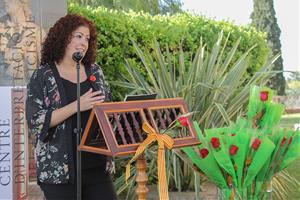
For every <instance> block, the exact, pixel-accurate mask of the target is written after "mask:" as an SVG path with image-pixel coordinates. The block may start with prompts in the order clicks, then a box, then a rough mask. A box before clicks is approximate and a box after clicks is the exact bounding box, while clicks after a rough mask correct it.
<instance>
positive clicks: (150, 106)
mask: <svg viewBox="0 0 300 200" xmlns="http://www.w3.org/2000/svg"><path fill="white" fill-rule="evenodd" d="M186 113H188V110H187V106H186V103H185V102H184V100H183V99H182V98H174V99H156V100H143V101H132V102H110V103H101V104H97V105H96V106H94V108H93V110H92V112H91V115H90V118H89V121H88V124H87V128H86V130H85V131H84V135H83V138H82V141H81V144H80V147H79V148H80V150H84V151H89V152H94V153H99V154H105V155H111V156H122V155H127V154H132V153H135V151H136V149H137V147H138V146H139V144H140V143H141V142H142V141H144V140H145V139H146V137H147V134H146V133H144V132H143V130H142V124H143V122H145V121H147V122H148V123H149V124H150V125H151V126H152V127H153V128H154V129H155V130H156V131H157V132H158V133H162V132H164V131H165V130H166V129H167V128H168V127H169V126H170V124H171V123H172V122H174V121H175V120H176V119H177V118H178V117H179V116H181V115H184V114H186ZM167 134H168V135H169V136H171V137H172V138H173V139H174V148H176V147H184V146H191V145H196V144H199V143H200V142H199V140H198V137H197V135H196V131H195V128H194V126H193V123H192V122H190V123H189V126H188V127H180V128H178V129H176V130H175V129H174V130H170V131H168V133H167Z"/></svg>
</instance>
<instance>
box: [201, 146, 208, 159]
mask: <svg viewBox="0 0 300 200" xmlns="http://www.w3.org/2000/svg"><path fill="white" fill-rule="evenodd" d="M199 152H200V155H201V158H205V157H206V156H207V155H208V153H209V151H208V149H206V148H203V149H200V151H199Z"/></svg>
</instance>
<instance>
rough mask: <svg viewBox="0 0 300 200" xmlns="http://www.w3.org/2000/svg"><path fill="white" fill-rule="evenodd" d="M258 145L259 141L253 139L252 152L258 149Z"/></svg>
mask: <svg viewBox="0 0 300 200" xmlns="http://www.w3.org/2000/svg"><path fill="white" fill-rule="evenodd" d="M260 143H261V141H260V140H259V139H258V138H255V140H254V142H253V143H252V146H251V147H252V148H253V149H254V150H257V149H258V147H259V146H260Z"/></svg>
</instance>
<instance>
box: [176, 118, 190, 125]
mask: <svg viewBox="0 0 300 200" xmlns="http://www.w3.org/2000/svg"><path fill="white" fill-rule="evenodd" d="M178 122H179V123H180V125H181V126H189V119H188V118H187V117H185V116H181V117H179V118H178Z"/></svg>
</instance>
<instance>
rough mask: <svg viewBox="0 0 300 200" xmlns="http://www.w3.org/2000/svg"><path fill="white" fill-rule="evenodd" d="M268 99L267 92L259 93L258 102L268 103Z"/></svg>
mask: <svg viewBox="0 0 300 200" xmlns="http://www.w3.org/2000/svg"><path fill="white" fill-rule="evenodd" d="M268 99H269V92H268V91H261V92H260V100H261V101H268Z"/></svg>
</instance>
